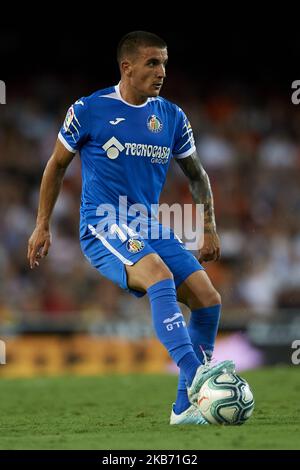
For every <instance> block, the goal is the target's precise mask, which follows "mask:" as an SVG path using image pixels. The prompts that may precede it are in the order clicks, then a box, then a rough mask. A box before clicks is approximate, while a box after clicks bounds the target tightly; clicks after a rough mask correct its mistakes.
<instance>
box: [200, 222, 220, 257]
mask: <svg viewBox="0 0 300 470" xmlns="http://www.w3.org/2000/svg"><path fill="white" fill-rule="evenodd" d="M220 255H221V248H220V239H219V237H218V235H217V232H215V231H214V230H213V231H211V232H206V233H204V241H203V246H202V247H201V248H200V249H199V256H198V260H199V263H202V262H203V261H218V259H220Z"/></svg>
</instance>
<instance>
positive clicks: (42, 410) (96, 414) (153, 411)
mask: <svg viewBox="0 0 300 470" xmlns="http://www.w3.org/2000/svg"><path fill="white" fill-rule="evenodd" d="M241 375H242V376H243V377H245V378H246V379H247V380H248V381H249V383H250V385H251V387H252V389H253V392H254V396H255V400H256V408H255V411H254V414H253V416H252V417H251V418H250V420H249V421H248V422H247V423H246V424H244V425H243V426H236V427H235V426H178V427H177V426H170V425H169V424H168V420H169V415H170V410H171V403H172V400H174V396H175V393H176V383H177V379H176V377H175V376H171V375H129V376H104V377H74V376H70V377H66V376H65V377H57V378H35V379H1V380H0V384H1V386H0V394H1V400H0V428H1V433H0V448H1V449H146V450H148V449H156V450H159V449H300V438H299V436H300V403H299V392H300V381H299V368H297V366H294V367H277V368H265V369H260V370H256V371H249V372H247V373H242V374H241Z"/></svg>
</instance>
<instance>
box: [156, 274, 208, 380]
mask: <svg viewBox="0 0 300 470" xmlns="http://www.w3.org/2000/svg"><path fill="white" fill-rule="evenodd" d="M147 293H148V296H149V300H150V304H151V311H152V319H153V325H154V329H155V332H156V334H157V337H158V339H159V340H160V342H161V343H162V344H163V345H164V346H165V347H166V348H167V350H168V352H169V354H170V356H171V357H172V359H173V360H174V361H175V362H176V364H177V365H178V366H179V367H180V371H181V372H182V374H183V377H184V378H185V380H186V381H187V382H188V383H189V384H190V383H191V382H192V380H193V378H194V375H195V372H196V370H197V369H198V367H199V365H200V361H199V360H198V359H197V356H196V354H195V353H194V350H193V345H192V342H191V338H190V335H189V333H188V330H187V327H186V323H185V321H184V317H183V315H182V313H181V310H180V308H179V305H178V303H177V298H176V287H175V284H174V281H173V279H165V280H163V281H159V282H157V283H156V284H154V285H153V286H151V287H149V289H147Z"/></svg>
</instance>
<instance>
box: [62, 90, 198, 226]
mask: <svg viewBox="0 0 300 470" xmlns="http://www.w3.org/2000/svg"><path fill="white" fill-rule="evenodd" d="M58 137H59V139H60V141H61V142H62V143H63V145H64V146H65V147H66V148H67V149H68V150H69V151H71V152H74V153H75V152H77V151H79V152H80V157H81V165H82V196H81V210H80V212H81V217H82V218H85V219H86V220H87V221H88V222H89V223H92V224H93V223H97V216H96V211H97V208H98V206H99V205H100V204H111V205H113V206H114V207H115V208H116V211H117V210H118V207H119V196H126V197H127V204H128V206H131V205H132V204H136V203H138V204H143V205H144V206H145V207H146V208H147V210H148V211H149V214H151V212H152V211H151V208H152V207H153V205H157V204H158V202H159V197H160V193H161V190H162V187H163V185H164V182H165V179H166V174H167V170H168V167H169V163H170V160H171V158H172V157H176V158H184V157H187V156H189V155H191V154H192V153H193V152H194V150H195V145H194V138H193V132H192V129H191V126H190V123H189V121H188V120H187V117H186V116H185V114H184V112H183V111H182V110H181V109H180V108H179V107H178V106H177V105H175V104H173V103H170V102H169V101H167V100H166V99H164V98H161V97H157V98H149V99H148V100H147V102H145V103H144V104H143V105H140V106H135V105H132V104H129V103H127V102H125V101H124V100H123V99H122V97H121V94H120V91H119V86H118V85H117V86H115V87H110V88H106V89H104V90H100V91H97V92H95V93H93V94H92V95H90V96H88V97H83V98H80V99H79V100H77V101H76V103H75V104H73V105H72V106H71V107H70V108H69V110H68V113H67V116H66V119H65V121H64V124H63V126H62V128H61V129H60V132H59V135H58Z"/></svg>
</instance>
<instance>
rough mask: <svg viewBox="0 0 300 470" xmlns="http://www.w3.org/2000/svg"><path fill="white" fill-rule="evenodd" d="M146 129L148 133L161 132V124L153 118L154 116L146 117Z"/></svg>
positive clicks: (155, 117)
mask: <svg viewBox="0 0 300 470" xmlns="http://www.w3.org/2000/svg"><path fill="white" fill-rule="evenodd" d="M147 127H148V129H149V131H151V132H155V133H157V132H160V131H161V130H162V128H163V123H162V122H161V120H160V119H159V118H158V117H157V116H155V114H152V116H149V117H148V120H147Z"/></svg>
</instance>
